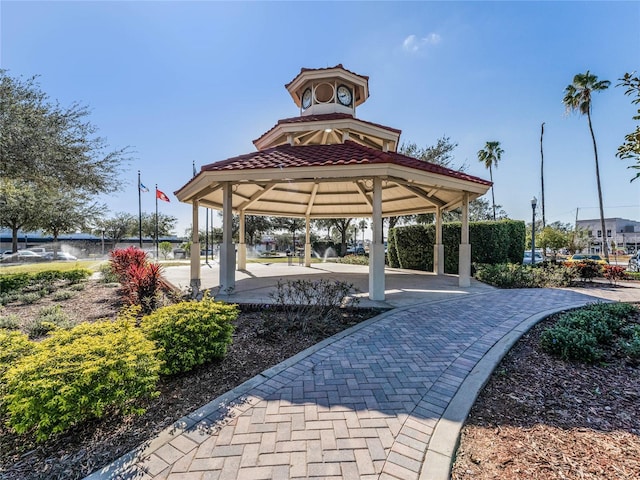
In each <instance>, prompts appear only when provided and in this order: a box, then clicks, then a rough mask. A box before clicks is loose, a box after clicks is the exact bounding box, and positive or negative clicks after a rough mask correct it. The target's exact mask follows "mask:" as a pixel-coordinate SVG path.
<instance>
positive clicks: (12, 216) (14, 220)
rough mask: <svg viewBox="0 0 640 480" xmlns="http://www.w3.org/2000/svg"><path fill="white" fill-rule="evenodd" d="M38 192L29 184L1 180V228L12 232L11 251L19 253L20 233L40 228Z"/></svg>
mask: <svg viewBox="0 0 640 480" xmlns="http://www.w3.org/2000/svg"><path fill="white" fill-rule="evenodd" d="M40 212H41V210H40V208H39V203H38V191H37V189H36V188H35V186H34V185H33V184H31V183H29V182H25V181H17V180H9V179H6V178H3V179H2V180H0V227H5V228H9V229H10V230H11V250H12V251H13V252H14V253H15V252H17V251H18V231H19V230H23V231H30V230H35V229H37V228H38V221H39V220H40Z"/></svg>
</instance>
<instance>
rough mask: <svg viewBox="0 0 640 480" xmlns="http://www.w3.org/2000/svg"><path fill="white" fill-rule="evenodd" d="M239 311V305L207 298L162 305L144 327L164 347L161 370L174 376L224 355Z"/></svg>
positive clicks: (148, 335)
mask: <svg viewBox="0 0 640 480" xmlns="http://www.w3.org/2000/svg"><path fill="white" fill-rule="evenodd" d="M238 313H239V311H238V307H237V306H236V305H230V304H226V303H223V302H215V301H214V300H213V299H211V298H209V297H205V298H203V299H202V300H201V301H199V302H196V301H188V302H180V303H177V304H175V305H169V306H166V307H162V308H159V309H158V310H156V311H155V312H153V313H151V314H150V315H146V316H144V317H143V318H142V320H141V322H140V327H141V329H142V331H143V332H144V334H145V335H146V336H147V337H148V338H149V339H151V340H153V341H154V342H156V345H157V346H158V347H159V349H160V350H159V352H158V355H159V357H160V359H161V360H162V361H163V363H164V365H163V367H162V371H161V373H163V374H166V375H171V374H174V373H179V372H187V371H189V370H191V369H192V368H194V367H195V366H197V365H201V364H203V363H205V362H209V361H211V360H215V359H218V358H222V357H224V356H225V354H226V353H227V346H228V345H229V344H230V343H231V335H232V333H233V325H232V322H233V321H234V320H235V319H236V318H237V317H238Z"/></svg>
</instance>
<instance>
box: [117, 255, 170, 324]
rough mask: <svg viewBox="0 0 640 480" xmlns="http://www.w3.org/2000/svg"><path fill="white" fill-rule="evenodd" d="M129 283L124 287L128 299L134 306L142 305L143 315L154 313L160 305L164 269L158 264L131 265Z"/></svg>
mask: <svg viewBox="0 0 640 480" xmlns="http://www.w3.org/2000/svg"><path fill="white" fill-rule="evenodd" d="M127 273H128V277H129V280H128V282H127V283H126V284H125V285H123V286H124V290H125V294H126V299H127V301H128V302H129V303H130V304H132V305H140V306H141V307H142V312H143V313H150V312H153V311H154V310H155V309H156V308H157V307H158V303H159V300H160V299H159V296H158V294H159V292H160V287H161V282H162V267H161V266H160V265H159V264H157V263H147V264H145V265H135V264H134V265H131V266H129V270H128V272H127Z"/></svg>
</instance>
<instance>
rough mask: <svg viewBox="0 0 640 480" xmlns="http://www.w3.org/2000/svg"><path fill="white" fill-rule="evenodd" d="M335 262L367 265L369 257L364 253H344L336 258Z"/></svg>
mask: <svg viewBox="0 0 640 480" xmlns="http://www.w3.org/2000/svg"><path fill="white" fill-rule="evenodd" d="M336 263H346V264H348V265H369V257H368V256H366V255H353V254H349V255H345V256H344V257H341V258H338V259H337V260H336Z"/></svg>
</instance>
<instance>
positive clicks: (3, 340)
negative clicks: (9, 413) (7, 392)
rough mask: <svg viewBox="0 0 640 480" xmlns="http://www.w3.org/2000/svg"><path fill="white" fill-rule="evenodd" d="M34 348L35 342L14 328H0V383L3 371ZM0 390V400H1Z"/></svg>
mask: <svg viewBox="0 0 640 480" xmlns="http://www.w3.org/2000/svg"><path fill="white" fill-rule="evenodd" d="M35 348H36V344H35V343H34V342H32V341H30V340H29V339H28V338H27V336H26V335H25V334H24V333H22V332H18V331H16V330H11V331H9V330H4V329H0V384H2V383H3V381H2V379H3V376H4V374H5V372H6V371H7V370H8V369H9V368H10V367H11V366H12V365H13V364H15V363H16V362H17V361H18V360H20V359H21V358H22V357H24V356H25V355H28V354H30V353H31V352H33V350H34V349H35ZM1 397H2V395H1V392H0V400H1Z"/></svg>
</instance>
